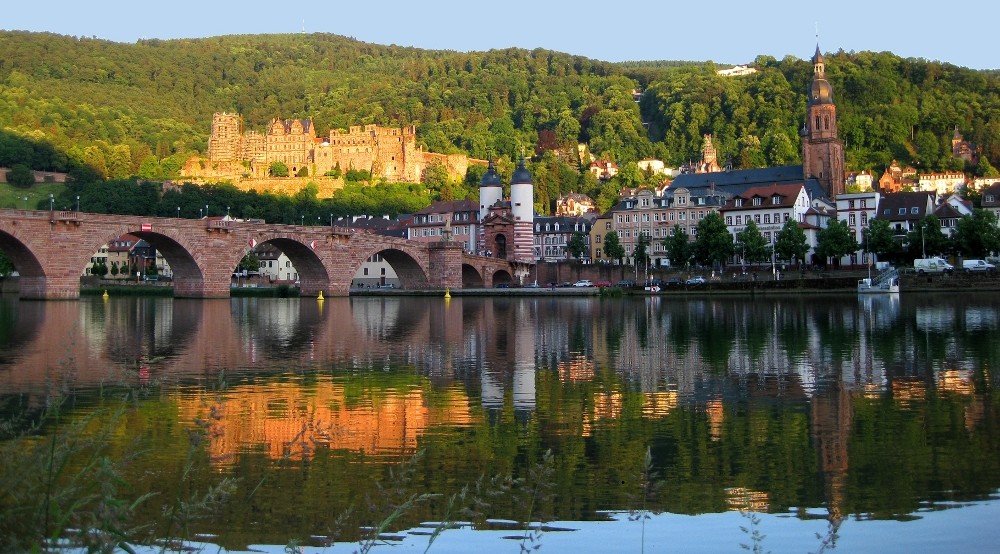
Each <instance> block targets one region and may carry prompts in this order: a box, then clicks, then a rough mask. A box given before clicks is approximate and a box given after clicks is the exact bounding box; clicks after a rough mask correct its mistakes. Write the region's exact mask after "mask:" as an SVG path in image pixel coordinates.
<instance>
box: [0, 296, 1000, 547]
mask: <svg viewBox="0 0 1000 554" xmlns="http://www.w3.org/2000/svg"><path fill="white" fill-rule="evenodd" d="M998 310H1000V305H998V303H997V302H996V301H994V300H992V299H991V298H990V297H987V296H975V295H959V294H953V295H948V296H947V297H943V296H936V295H924V296H921V295H903V296H902V297H900V296H880V295H870V296H867V297H862V298H855V297H854V296H853V295H852V296H843V297H837V296H829V297H817V298H798V297H791V298H775V297H766V296H765V297H757V298H753V299H752V300H747V299H743V298H735V297H705V298H690V299H668V298H636V299H614V300H611V301H601V300H598V299H593V298H496V299H475V298H463V297H457V298H454V299H452V300H451V301H450V302H448V303H446V302H443V301H442V300H441V299H437V298H398V297H391V298H388V297H387V298H353V299H350V298H337V299H328V300H327V301H325V302H316V301H315V300H313V299H309V300H300V299H286V300H278V299H269V300H250V299H233V300H212V301H195V300H171V299H135V298H133V299H111V300H109V301H102V300H100V299H84V300H81V301H79V302H37V303H30V302H17V301H16V300H14V299H6V298H5V299H3V300H0V341H2V346H3V348H2V349H0V352H3V354H2V355H0V397H2V398H3V399H4V400H5V401H6V402H5V410H7V411H8V412H9V411H12V410H25V411H31V410H35V409H37V408H39V407H41V406H44V405H46V403H47V402H48V401H49V400H50V399H51V398H53V397H55V396H57V395H76V396H79V397H87V396H88V395H93V394H95V392H94V391H97V390H100V389H101V387H104V386H107V385H108V384H121V383H129V384H132V385H141V386H144V387H155V388H156V390H157V391H159V394H158V396H157V397H155V398H153V399H150V400H149V401H148V403H147V404H146V405H145V406H144V408H143V409H146V410H149V411H150V412H153V413H160V412H163V411H165V412H167V413H169V414H170V416H169V417H170V418H171V420H172V424H176V425H181V426H188V427H191V426H193V422H195V421H201V422H202V425H206V426H208V427H209V428H208V431H209V432H208V433H207V435H206V436H207V438H208V441H207V443H206V446H205V453H206V455H207V457H208V459H209V460H210V461H211V464H212V466H213V467H215V468H216V469H217V470H224V471H228V472H234V473H240V474H242V473H241V472H250V473H251V474H256V473H259V472H260V471H265V470H264V469H261V468H262V467H263V468H266V467H271V466H273V467H281V468H283V469H282V470H283V471H285V472H287V471H288V470H289V469H293V470H294V471H303V472H304V471H306V470H307V468H313V469H312V471H311V472H308V473H303V474H302V475H303V477H302V478H306V475H308V476H309V478H310V479H313V480H319V482H314V483H313V485H314V486H316V487H317V492H316V493H315V495H316V496H315V497H314V496H313V494H314V493H311V492H309V491H303V492H302V494H301V495H299V496H298V498H299V500H308V502H305V503H306V504H308V509H309V510H310V511H309V512H308V513H302V512H301V510H302V509H303V508H302V506H297V505H294V504H291V503H289V504H288V505H284V504H283V505H280V506H277V507H275V506H273V505H271V506H268V507H267V509H269V510H272V511H274V512H275V513H276V515H275V516H274V517H279V518H280V517H284V518H287V522H286V520H281V521H282V523H281V525H279V526H278V529H277V530H276V532H286V531H288V529H287V528H283V527H282V526H283V525H286V526H290V527H295V526H301V529H300V530H301V531H303V532H306V533H308V532H311V531H314V530H315V529H316V528H320V527H321V526H322V525H323V521H324V519H323V518H324V517H326V516H327V515H328V514H329V513H330V512H331V511H334V512H336V511H337V510H339V509H342V508H344V506H343V505H342V504H340V505H330V504H329V502H334V501H333V500H326V499H325V497H323V496H321V491H324V490H326V491H330V490H337V491H339V492H338V493H337V494H332V493H331V494H332V496H335V497H337V498H338V500H337V502H346V500H344V498H347V497H355V498H356V497H357V496H358V495H359V494H362V493H363V492H364V490H365V488H366V487H370V486H371V485H370V483H371V481H372V479H373V477H372V475H373V472H375V471H377V470H378V467H380V466H378V464H384V463H385V462H386V461H390V460H392V461H395V460H398V459H400V458H401V457H404V456H407V455H410V454H412V453H413V452H415V451H417V450H418V449H426V450H427V451H428V454H427V456H428V461H427V467H426V468H424V470H425V471H426V473H425V474H424V477H423V479H424V481H425V483H424V486H427V487H432V488H433V489H434V490H435V492H447V489H448V488H449V487H452V488H453V487H454V486H456V484H460V483H467V482H472V481H474V480H475V479H476V478H477V477H479V476H481V475H483V474H484V473H490V472H501V471H513V472H517V471H524V468H525V467H526V466H527V465H529V464H530V463H531V462H532V461H533V460H535V459H536V458H537V457H538V456H539V453H540V452H543V451H544V450H546V449H552V450H553V451H554V452H555V453H556V455H557V457H558V459H560V460H561V462H560V470H559V472H560V473H559V475H558V478H559V482H560V489H559V493H558V494H559V497H560V498H561V499H562V502H561V509H562V510H563V511H564V513H559V514H557V515H558V517H561V518H565V519H588V518H592V517H595V515H594V514H595V510H597V509H602V508H603V509H620V508H623V507H627V504H628V502H629V501H630V500H629V499H630V498H632V496H633V495H634V490H630V487H632V486H633V485H634V483H635V482H636V479H635V476H636V475H637V474H639V473H641V471H642V468H641V465H642V460H643V458H644V453H645V451H646V449H647V448H649V449H650V450H651V452H652V453H653V458H654V463H655V466H656V468H655V469H656V471H657V473H658V474H659V475H661V476H662V478H663V479H664V480H665V481H666V482H667V483H668V485H669V486H668V487H667V488H669V489H670V490H671V491H672V493H671V494H670V495H667V496H665V497H663V498H660V499H658V500H657V506H658V507H659V508H660V509H666V510H670V511H674V512H678V513H702V512H717V511H723V510H726V509H732V508H734V507H742V508H747V507H749V508H754V509H768V510H773V511H780V510H787V509H789V508H792V507H796V506H820V505H822V506H825V509H826V513H827V516H828V517H829V518H830V520H831V521H832V522H837V521H840V520H841V518H842V517H843V516H844V515H846V514H849V513H855V514H878V515H880V516H887V515H898V514H904V513H910V512H912V511H913V510H915V509H916V508H917V506H919V505H921V503H928V502H934V501H937V500H941V499H953V498H955V497H956V496H962V497H977V496H981V495H986V494H990V493H991V492H993V491H994V490H996V488H997V486H998V483H1000V477H998V476H1000V455H998V454H1000V436H997V433H996V432H995V431H994V429H995V428H997V426H996V425H995V424H996V423H997V422H998V421H1000V417H998V408H997V405H998V403H996V402H993V401H992V400H993V397H994V395H995V390H994V387H993V385H992V383H993V382H994V379H995V377H996V375H995V372H996V367H997V361H998V354H1000V347H998V346H997V344H996V343H995V342H994V341H993V340H992V335H993V334H995V332H996V330H997V326H998V320H1000V318H998ZM82 405H83V403H81V406H82ZM81 409H82V408H81ZM177 440H178V439H177V437H167V438H165V439H164V444H162V445H161V446H160V447H161V448H162V449H163V450H164V452H163V453H162V454H160V457H159V458H158V459H157V461H156V464H157V465H158V467H157V469H155V470H154V469H149V471H150V472H151V473H152V474H160V472H163V470H162V469H160V468H161V467H170V466H171V465H172V464H178V463H180V462H179V461H178V460H177V457H178V456H177V455H175V454H174V451H176V450H177V442H176V441H177ZM972 462H974V463H972ZM248 468H252V469H248ZM316 468H327V469H328V470H329V471H330V472H329V473H324V472H317V471H316ZM333 468H336V469H335V470H334V469H333ZM139 469H141V468H139ZM163 473H164V475H166V474H169V472H163ZM164 479H166V478H164ZM149 481H150V487H153V486H155V478H150V479H149ZM274 481H275V483H276V484H275V486H278V483H280V482H281V480H280V479H274ZM438 489H445V490H438ZM268 502H275V503H280V502H282V500H281V495H280V494H273V495H271V496H269V497H268ZM251 504H253V503H251ZM257 508H258V509H259V508H260V507H257ZM244 509H245V510H252V509H253V506H245V507H242V506H241V507H234V511H233V512H232V513H226V514H221V515H220V516H219V520H218V521H217V522H216V524H217V525H220V526H221V525H222V524H223V523H224V524H225V527H226V528H227V529H229V531H228V532H230V533H232V534H233V535H234V536H238V537H239V538H234V539H232V540H234V541H235V542H238V543H239V542H243V541H248V540H250V539H249V535H248V533H251V531H250V529H253V532H254V533H257V535H254V537H255V538H256V540H267V539H266V538H262V537H263V536H264V535H262V534H263V533H265V532H264V531H262V530H260V529H259V528H257V527H254V526H253V525H252V524H251V523H250V522H251V521H252V520H253V518H254V516H253V514H252V513H249V512H248V513H243V510H244ZM511 509H513V508H511ZM425 515H426V517H428V518H432V517H433V514H425ZM491 515H497V514H491ZM293 522H295V523H293ZM295 528H296V529H298V527H295ZM215 531H216V532H217V531H218V530H217V529H216V530H215ZM269 538H270V541H271V542H278V543H280V542H282V541H283V540H285V538H287V537H283V536H275V537H269Z"/></svg>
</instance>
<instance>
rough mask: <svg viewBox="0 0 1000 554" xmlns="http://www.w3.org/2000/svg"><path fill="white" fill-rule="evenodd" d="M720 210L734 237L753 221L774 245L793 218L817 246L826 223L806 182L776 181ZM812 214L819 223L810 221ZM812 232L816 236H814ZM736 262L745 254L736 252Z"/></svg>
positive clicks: (734, 197)
mask: <svg viewBox="0 0 1000 554" xmlns="http://www.w3.org/2000/svg"><path fill="white" fill-rule="evenodd" d="M824 212H825V210H824ZM719 213H720V215H722V217H723V220H724V221H725V222H726V227H727V228H728V230H729V232H730V233H731V234H732V235H733V239H734V240H735V238H736V236H737V235H738V234H739V233H740V232H741V231H743V230H744V229H746V227H747V225H748V224H749V223H750V222H751V221H753V222H754V224H755V225H756V226H757V228H758V229H760V232H761V234H762V235H764V239H765V240H766V241H767V242H768V244H770V245H771V246H772V247H773V246H774V243H775V240H776V239H777V237H778V233H779V232H780V231H781V228H782V227H783V226H784V225H785V222H786V221H789V220H791V221H795V222H798V223H799V227H801V228H802V229H803V231H807V233H806V238H807V240H808V241H809V244H810V247H814V246H815V244H816V242H815V233H816V231H817V230H818V229H819V224H821V223H822V220H821V219H822V218H821V217H820V216H821V214H820V213H819V211H818V210H817V208H815V207H814V206H813V203H812V201H811V200H810V197H809V194H808V192H807V191H806V187H805V185H804V184H802V183H798V184H772V185H767V186H756V187H752V188H748V189H746V190H744V191H743V192H741V193H739V194H736V195H734V196H733V197H732V198H731V199H729V200H728V201H727V202H726V204H725V206H723V207H722V208H721V209H720V210H719ZM809 213H812V217H813V219H814V221H815V223H807V222H806V217H807V214H809ZM810 235H812V236H811V237H810ZM734 263H739V264H743V263H745V260H744V259H743V257H742V253H740V252H737V253H736V256H735V260H734Z"/></svg>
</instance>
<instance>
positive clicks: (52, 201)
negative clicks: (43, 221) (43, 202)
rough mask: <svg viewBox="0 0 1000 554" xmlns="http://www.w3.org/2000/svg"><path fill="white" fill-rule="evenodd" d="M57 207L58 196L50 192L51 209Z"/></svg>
mask: <svg viewBox="0 0 1000 554" xmlns="http://www.w3.org/2000/svg"><path fill="white" fill-rule="evenodd" d="M55 209H56V197H55V195H53V194H52V193H49V211H50V212H51V211H53V210H55Z"/></svg>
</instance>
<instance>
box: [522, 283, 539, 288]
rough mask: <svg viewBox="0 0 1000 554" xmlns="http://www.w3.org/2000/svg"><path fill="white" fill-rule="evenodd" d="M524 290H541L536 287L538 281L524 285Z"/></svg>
mask: <svg viewBox="0 0 1000 554" xmlns="http://www.w3.org/2000/svg"><path fill="white" fill-rule="evenodd" d="M524 288H526V289H537V288H541V287H540V286H539V285H538V281H532V282H530V283H528V284H527V285H524Z"/></svg>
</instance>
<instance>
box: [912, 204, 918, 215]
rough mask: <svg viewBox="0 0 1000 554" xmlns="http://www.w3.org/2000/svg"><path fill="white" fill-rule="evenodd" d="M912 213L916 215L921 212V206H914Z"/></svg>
mask: <svg viewBox="0 0 1000 554" xmlns="http://www.w3.org/2000/svg"><path fill="white" fill-rule="evenodd" d="M910 213H911V214H914V215H916V214H918V213H920V208H918V207H916V206H914V207H912V208H910Z"/></svg>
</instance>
